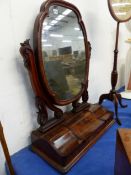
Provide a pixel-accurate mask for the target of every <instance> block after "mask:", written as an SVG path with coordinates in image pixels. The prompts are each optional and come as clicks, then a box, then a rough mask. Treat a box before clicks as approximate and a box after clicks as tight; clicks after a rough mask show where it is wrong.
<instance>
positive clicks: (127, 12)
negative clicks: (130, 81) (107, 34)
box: [99, 0, 131, 125]
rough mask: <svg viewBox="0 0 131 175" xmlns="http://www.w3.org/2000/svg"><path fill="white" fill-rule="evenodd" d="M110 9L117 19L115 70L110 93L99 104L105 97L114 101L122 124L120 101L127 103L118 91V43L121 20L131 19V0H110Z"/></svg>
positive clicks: (102, 98)
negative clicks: (119, 108) (119, 110)
mask: <svg viewBox="0 0 131 175" xmlns="http://www.w3.org/2000/svg"><path fill="white" fill-rule="evenodd" d="M108 7H109V11H110V13H111V15H112V17H113V18H114V20H116V21H117V28H116V41H115V50H114V64H113V70H112V73H111V86H112V89H111V90H110V92H109V94H103V95H101V96H100V99H99V104H102V102H103V100H104V99H108V100H110V101H112V102H113V103H114V107H115V114H116V121H117V123H118V124H119V125H121V121H120V119H119V117H118V103H119V104H120V106H121V107H122V108H126V107H127V105H123V104H122V97H121V94H120V93H117V91H116V84H117V80H118V71H117V61H118V52H119V51H118V43H119V25H120V23H121V22H127V21H129V20H130V19H131V0H108Z"/></svg>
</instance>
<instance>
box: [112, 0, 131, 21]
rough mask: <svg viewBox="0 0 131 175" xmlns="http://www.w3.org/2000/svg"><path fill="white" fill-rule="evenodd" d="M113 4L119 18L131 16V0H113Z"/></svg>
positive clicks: (124, 18)
mask: <svg viewBox="0 0 131 175" xmlns="http://www.w3.org/2000/svg"><path fill="white" fill-rule="evenodd" d="M111 6H112V8H113V11H114V13H115V15H116V17H117V18H118V19H119V20H123V21H124V20H127V19H128V18H129V17H131V0H111Z"/></svg>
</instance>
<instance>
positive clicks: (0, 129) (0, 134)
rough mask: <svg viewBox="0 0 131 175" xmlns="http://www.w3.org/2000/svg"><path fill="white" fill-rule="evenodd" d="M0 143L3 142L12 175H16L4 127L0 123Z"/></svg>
mask: <svg viewBox="0 0 131 175" xmlns="http://www.w3.org/2000/svg"><path fill="white" fill-rule="evenodd" d="M0 142H1V145H2V148H3V152H4V155H5V158H6V162H7V165H8V168H9V172H10V175H15V173H14V169H13V166H12V163H11V158H10V154H9V151H8V147H7V144H6V140H5V137H4V132H3V127H2V124H1V122H0Z"/></svg>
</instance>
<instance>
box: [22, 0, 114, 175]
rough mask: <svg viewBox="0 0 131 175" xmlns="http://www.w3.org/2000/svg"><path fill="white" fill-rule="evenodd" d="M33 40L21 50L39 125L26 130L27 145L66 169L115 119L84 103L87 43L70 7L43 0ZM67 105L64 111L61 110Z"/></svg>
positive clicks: (77, 16) (77, 15)
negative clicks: (29, 131) (28, 138)
mask: <svg viewBox="0 0 131 175" xmlns="http://www.w3.org/2000/svg"><path fill="white" fill-rule="evenodd" d="M33 44H34V49H32V48H31V46H30V44H29V40H26V41H25V42H24V43H21V48H20V52H21V55H22V56H23V58H24V64H25V67H26V68H27V69H28V72H29V76H30V80H31V84H32V87H33V89H34V92H35V102H36V107H37V108H38V112H37V113H38V117H37V121H38V124H39V128H38V129H36V130H35V131H33V132H32V134H31V140H32V145H31V148H32V150H33V151H34V152H36V153H37V154H38V155H40V156H41V157H43V158H44V159H45V160H46V161H47V162H49V163H50V164H51V165H52V166H53V167H55V168H56V169H58V170H59V171H60V172H62V173H65V172H67V171H69V170H70V168H71V167H72V166H73V165H74V164H75V163H76V162H77V161H78V160H79V159H80V158H81V156H82V155H83V154H84V153H85V152H86V151H87V150H88V149H89V148H90V147H91V146H92V145H93V144H94V143H95V142H96V141H97V140H98V139H99V137H100V136H101V135H102V134H103V133H104V132H105V131H106V130H107V129H108V128H109V127H110V126H111V125H112V124H113V123H114V119H113V113H112V112H110V111H108V110H107V109H105V108H104V107H102V106H100V105H98V104H95V105H92V104H90V103H88V73H89V60H90V56H91V45H90V42H89V41H88V40H87V34H86V30H85V26H84V23H83V21H82V17H81V14H80V12H79V10H78V9H77V8H76V7H75V6H74V5H72V4H70V3H68V2H65V1H63V0H47V1H45V2H44V3H43V4H42V5H41V8H40V13H39V14H38V16H37V18H36V21H35V25H34V42H33ZM80 99H81V100H80ZM69 104H71V105H70V110H68V111H69V112H67V110H65V111H66V112H64V111H63V110H62V108H60V106H65V105H69ZM65 107H66V106H65ZM68 107H69V106H68ZM48 109H50V110H51V111H52V113H53V114H54V116H53V117H52V116H50V113H49V112H48Z"/></svg>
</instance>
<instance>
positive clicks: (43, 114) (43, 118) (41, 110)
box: [35, 97, 48, 127]
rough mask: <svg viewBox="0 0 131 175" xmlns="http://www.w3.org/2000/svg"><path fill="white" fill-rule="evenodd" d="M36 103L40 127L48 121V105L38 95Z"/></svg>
mask: <svg viewBox="0 0 131 175" xmlns="http://www.w3.org/2000/svg"><path fill="white" fill-rule="evenodd" d="M35 105H36V107H37V108H38V112H37V114H38V117H37V122H38V124H39V125H40V127H43V126H44V125H45V124H46V123H47V122H48V113H47V110H46V105H45V103H44V101H43V99H42V98H41V97H36V99H35Z"/></svg>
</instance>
